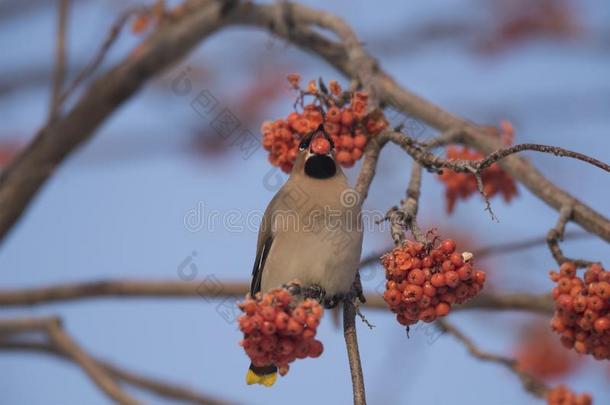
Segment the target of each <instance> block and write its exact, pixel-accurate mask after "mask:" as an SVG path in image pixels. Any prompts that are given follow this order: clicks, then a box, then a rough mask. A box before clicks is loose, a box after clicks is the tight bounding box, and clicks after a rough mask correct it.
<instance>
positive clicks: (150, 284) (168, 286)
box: [0, 279, 554, 314]
mask: <svg viewBox="0 0 610 405" xmlns="http://www.w3.org/2000/svg"><path fill="white" fill-rule="evenodd" d="M248 291H249V283H247V282H226V281H218V280H216V282H215V283H214V284H213V285H208V283H206V280H205V279H204V280H203V281H199V282H198V281H193V282H185V281H174V280H157V281H154V280H141V281H137V280H108V281H97V282H95V281H94V282H83V283H71V284H58V285H54V286H46V287H40V288H25V289H12V290H0V306H3V307H11V306H13V307H16V306H25V305H43V304H53V303H59V302H69V301H76V300H84V299H95V298H98V299H99V298H129V299H135V298H204V299H224V298H241V297H244V296H245V295H246V294H247V292H248ZM366 296H367V300H366V304H365V306H366V307H367V308H375V309H386V308H387V305H386V303H385V302H384V301H383V298H382V296H381V295H380V294H378V293H375V292H374V291H370V292H368V293H366ZM456 308H463V309H489V310H494V309H495V310H524V311H533V312H539V313H545V314H552V313H553V309H554V306H553V302H552V300H551V299H550V298H549V297H548V296H546V295H536V294H492V293H481V294H480V295H479V296H477V297H475V298H474V299H473V300H472V301H469V302H468V303H466V304H464V305H461V306H457V307H456Z"/></svg>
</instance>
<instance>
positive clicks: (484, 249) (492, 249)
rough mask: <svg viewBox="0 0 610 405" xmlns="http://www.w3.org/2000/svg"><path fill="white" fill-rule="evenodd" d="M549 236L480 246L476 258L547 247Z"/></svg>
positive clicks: (571, 235)
mask: <svg viewBox="0 0 610 405" xmlns="http://www.w3.org/2000/svg"><path fill="white" fill-rule="evenodd" d="M593 237H594V235H591V234H590V233H587V232H579V231H571V232H565V235H564V237H563V240H577V239H590V238H593ZM547 244H548V242H547V236H546V235H545V236H535V237H531V238H525V239H520V240H517V241H511V242H506V243H497V244H493V245H487V246H480V247H477V248H474V249H472V251H473V254H474V257H476V258H477V259H482V258H485V257H489V256H496V255H504V254H511V253H515V252H521V251H523V250H528V249H533V248H536V247H539V246H543V245H544V246H547ZM390 249H392V248H391V247H387V248H385V249H382V250H379V251H377V252H373V253H369V254H368V255H366V256H365V257H364V258H363V259H362V260H361V261H360V269H363V268H366V267H369V266H372V265H374V264H378V263H379V258H380V257H381V256H383V254H384V253H385V252H387V251H388V250H390Z"/></svg>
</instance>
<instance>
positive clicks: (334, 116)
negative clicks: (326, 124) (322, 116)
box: [326, 107, 341, 124]
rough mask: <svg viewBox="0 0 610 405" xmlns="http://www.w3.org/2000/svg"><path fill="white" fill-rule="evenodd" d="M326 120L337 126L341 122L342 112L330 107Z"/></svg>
mask: <svg viewBox="0 0 610 405" xmlns="http://www.w3.org/2000/svg"><path fill="white" fill-rule="evenodd" d="M326 119H327V120H328V121H330V122H333V123H335V124H336V123H339V122H341V110H339V108H337V107H330V108H329V109H328V111H327V112H326Z"/></svg>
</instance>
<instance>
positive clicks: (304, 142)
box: [299, 137, 310, 152]
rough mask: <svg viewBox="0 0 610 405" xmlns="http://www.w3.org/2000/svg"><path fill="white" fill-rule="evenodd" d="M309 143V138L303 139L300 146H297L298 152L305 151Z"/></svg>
mask: <svg viewBox="0 0 610 405" xmlns="http://www.w3.org/2000/svg"><path fill="white" fill-rule="evenodd" d="M309 141H310V138H309V137H306V138H305V139H303V140H302V141H301V144H300V145H299V150H300V151H301V152H302V151H304V150H305V149H307V148H308V147H309Z"/></svg>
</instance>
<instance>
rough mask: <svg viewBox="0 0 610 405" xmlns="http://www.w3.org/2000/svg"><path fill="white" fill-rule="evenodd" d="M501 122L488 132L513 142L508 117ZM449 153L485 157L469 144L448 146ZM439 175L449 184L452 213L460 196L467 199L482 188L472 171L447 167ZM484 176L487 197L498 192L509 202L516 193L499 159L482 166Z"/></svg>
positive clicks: (458, 156)
mask: <svg viewBox="0 0 610 405" xmlns="http://www.w3.org/2000/svg"><path fill="white" fill-rule="evenodd" d="M500 126H501V128H500V131H498V130H497V129H495V128H494V129H487V132H489V133H490V134H492V133H493V134H496V135H501V136H502V139H503V140H504V143H505V144H507V145H510V144H511V143H512V136H513V134H514V131H513V129H512V126H511V125H510V123H509V122H508V121H502V123H501V125H500ZM494 130H495V131H494ZM446 153H447V159H449V160H481V159H483V155H482V154H480V153H479V152H477V151H474V150H471V149H468V148H466V147H462V148H459V147H456V146H449V147H447V150H446ZM438 178H439V180H440V181H441V182H443V183H445V186H446V188H445V199H446V200H447V212H448V213H449V214H451V213H452V212H453V210H454V208H455V203H456V202H457V200H458V199H462V200H465V199H467V198H469V197H470V196H471V195H473V194H476V193H478V192H479V189H478V186H477V179H476V177H475V176H474V175H473V174H472V173H457V172H454V171H452V170H449V169H445V170H443V172H442V173H441V174H440V175H439V176H438ZM481 180H482V181H483V192H484V193H485V196H486V197H487V198H492V197H493V196H495V195H496V194H498V193H501V194H502V197H504V201H506V202H510V201H511V200H512V199H513V197H515V196H516V195H517V186H516V184H515V181H514V180H513V179H512V177H510V176H509V175H508V173H506V172H505V171H504V170H503V169H502V168H501V167H500V165H498V164H497V163H494V164H492V165H491V166H489V167H487V168H485V169H483V170H482V172H481Z"/></svg>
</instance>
